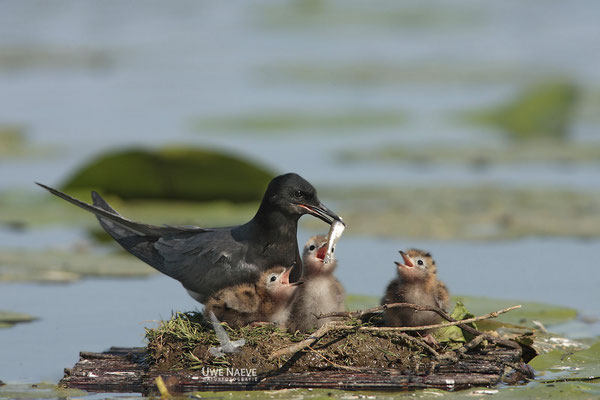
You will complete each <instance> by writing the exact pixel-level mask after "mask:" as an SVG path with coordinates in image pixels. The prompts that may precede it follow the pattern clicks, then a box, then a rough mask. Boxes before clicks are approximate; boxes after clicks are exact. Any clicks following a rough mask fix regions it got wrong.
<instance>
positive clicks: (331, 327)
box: [269, 303, 521, 359]
mask: <svg viewBox="0 0 600 400" xmlns="http://www.w3.org/2000/svg"><path fill="white" fill-rule="evenodd" d="M395 304H399V305H397V306H396V305H395ZM389 306H395V307H409V308H413V309H415V310H418V311H434V312H437V313H438V314H440V316H442V317H443V318H444V319H446V320H448V321H449V322H442V323H439V324H435V325H423V326H383V327H378V326H353V325H346V324H344V323H342V322H338V321H330V322H327V323H325V325H323V326H322V327H320V328H319V329H317V330H316V331H315V332H314V333H313V334H312V335H310V336H309V337H308V338H306V339H305V340H302V341H300V342H298V343H294V344H293V345H291V346H288V347H284V348H282V349H279V350H277V351H275V352H273V353H271V355H270V356H269V359H274V358H279V357H283V356H286V355H289V354H294V353H297V352H298V351H301V350H304V349H305V348H307V347H308V346H310V345H312V344H313V343H314V342H316V341H317V340H319V339H320V338H322V337H323V336H325V335H326V334H327V333H329V332H330V331H357V332H407V331H424V330H429V329H437V328H445V327H447V326H456V325H458V326H460V327H461V328H463V329H465V330H467V331H468V332H470V333H473V334H474V335H475V336H480V335H485V338H486V339H490V340H491V341H494V342H496V343H498V344H504V345H505V346H508V347H514V346H515V345H516V346H519V345H518V344H517V343H514V344H513V342H511V341H508V340H502V339H498V338H494V337H493V336H491V335H487V334H485V333H482V332H480V331H478V330H477V329H474V328H472V327H470V326H468V325H466V324H469V323H471V322H477V321H481V320H484V319H490V318H495V317H497V316H498V315H500V314H504V313H506V312H509V311H511V310H514V309H517V308H520V307H521V306H520V305H518V306H513V307H508V308H505V309H502V310H498V311H494V312H491V313H489V314H485V315H482V316H479V317H475V318H468V319H464V320H461V321H456V320H454V319H453V318H452V317H450V316H449V315H448V314H446V312H444V311H443V310H442V309H440V308H437V307H427V306H419V305H416V304H409V303H394V304H391V305H388V307H389ZM366 311H369V310H366ZM336 314H337V313H336ZM326 316H339V315H331V314H327V315H326ZM321 317H323V316H321ZM504 342H507V343H504ZM508 342H510V343H508ZM432 350H433V349H432ZM434 351H435V350H434Z"/></svg>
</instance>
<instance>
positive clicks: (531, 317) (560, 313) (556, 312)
mask: <svg viewBox="0 0 600 400" xmlns="http://www.w3.org/2000/svg"><path fill="white" fill-rule="evenodd" d="M452 299H453V301H461V302H463V303H464V304H465V307H467V308H468V309H469V311H471V312H472V313H473V314H475V315H482V314H487V313H490V312H492V311H497V310H500V309H503V308H508V307H511V306H514V305H518V304H521V305H522V307H521V308H519V309H516V310H513V311H510V312H508V313H505V314H502V315H500V316H498V317H497V318H495V319H494V321H500V322H507V323H510V324H515V325H525V326H528V327H535V325H533V324H532V323H531V321H538V322H541V323H542V324H543V325H545V326H551V325H556V324H560V323H563V322H567V321H570V320H572V319H575V318H577V311H576V310H573V309H572V308H567V307H560V306H554V305H549V304H543V303H535V302H521V301H517V300H499V299H490V298H486V297H471V296H453V298H452Z"/></svg>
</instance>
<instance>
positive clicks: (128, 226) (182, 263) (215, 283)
mask: <svg viewBox="0 0 600 400" xmlns="http://www.w3.org/2000/svg"><path fill="white" fill-rule="evenodd" d="M38 185H40V186H41V187H43V188H45V189H47V190H48V191H50V192H51V193H52V194H54V195H56V196H58V197H60V198H62V199H63V200H66V201H68V202H70V203H72V204H74V205H76V206H78V207H81V208H83V209H84V210H87V211H90V212H92V213H94V214H95V215H96V217H97V218H98V221H99V222H100V225H101V226H102V227H103V228H104V229H105V230H106V232H108V234H109V235H111V236H112V237H113V239H115V240H116V241H117V242H118V243H119V244H120V245H121V246H123V248H125V250H127V251H128V252H130V253H131V254H133V255H134V256H136V257H138V258H139V259H141V260H142V261H144V262H146V263H147V264H149V265H151V266H152V267H154V268H156V269H157V270H159V271H160V272H162V273H164V274H166V275H168V276H170V277H172V278H175V279H177V280H178V281H180V282H181V283H182V284H183V286H184V287H185V288H186V289H188V291H190V292H193V297H194V298H196V299H197V300H198V301H200V302H204V301H206V299H207V298H208V297H209V296H210V295H212V294H213V293H215V292H216V291H218V290H219V289H222V288H224V287H227V286H231V285H235V284H237V283H241V282H250V281H253V280H255V279H256V277H257V276H258V268H257V267H256V266H254V265H249V264H246V263H245V262H244V261H243V260H245V257H246V251H247V247H246V246H245V245H244V244H243V243H241V242H239V241H237V240H235V239H234V238H233V237H232V236H231V230H230V228H216V229H204V228H200V227H197V226H156V225H149V224H143V223H139V222H135V221H131V220H129V219H126V218H123V217H122V216H121V215H119V213H117V212H116V211H115V210H114V209H113V208H112V207H111V206H110V205H108V203H107V202H106V201H105V200H104V199H103V198H102V197H100V195H99V194H98V193H96V192H92V197H93V200H94V205H91V204H87V203H85V202H83V201H80V200H78V199H76V198H74V197H71V196H69V195H67V194H65V193H62V192H60V191H58V190H56V189H53V188H51V187H48V186H45V185H42V184H39V183H38ZM191 294H192V293H191Z"/></svg>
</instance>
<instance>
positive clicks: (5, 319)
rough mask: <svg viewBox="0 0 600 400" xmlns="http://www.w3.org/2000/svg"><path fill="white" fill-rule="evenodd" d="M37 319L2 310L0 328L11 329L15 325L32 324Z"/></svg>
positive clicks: (0, 312) (0, 311)
mask: <svg viewBox="0 0 600 400" xmlns="http://www.w3.org/2000/svg"><path fill="white" fill-rule="evenodd" d="M35 319H36V318H35V317H33V316H31V315H28V314H23V313H16V312H12V311H3V310H0V328H9V327H11V326H13V325H15V324H18V323H22V322H31V321H34V320H35Z"/></svg>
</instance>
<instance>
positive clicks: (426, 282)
mask: <svg viewBox="0 0 600 400" xmlns="http://www.w3.org/2000/svg"><path fill="white" fill-rule="evenodd" d="M400 254H401V255H402V259H403V263H400V262H395V264H396V267H397V271H398V277H397V278H396V279H394V280H392V281H391V282H390V284H389V285H388V287H387V289H386V292H385V296H384V297H383V299H381V304H382V305H383V304H392V303H411V304H416V305H423V306H435V307H439V308H441V309H443V310H446V309H447V308H448V305H449V295H448V289H447V288H446V285H444V283H442V282H441V281H439V280H438V279H437V267H436V264H435V261H434V260H433V258H432V257H431V254H430V253H428V252H425V251H423V250H418V249H410V250H408V251H407V252H406V253H405V252H403V251H400ZM383 316H384V321H385V325H387V326H423V325H434V324H437V323H439V322H441V317H440V316H439V315H438V314H436V313H435V312H433V311H416V310H413V309H411V308H389V309H386V310H385V311H384V314H383Z"/></svg>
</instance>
